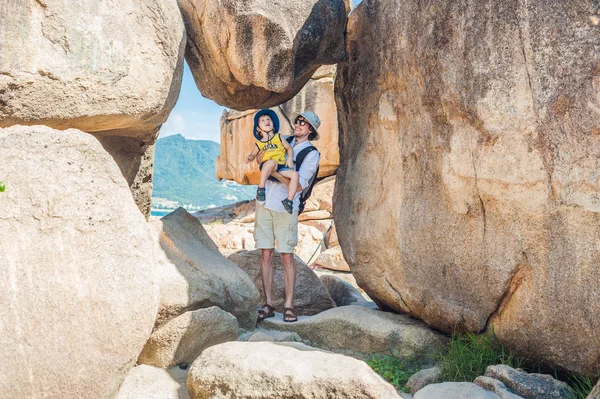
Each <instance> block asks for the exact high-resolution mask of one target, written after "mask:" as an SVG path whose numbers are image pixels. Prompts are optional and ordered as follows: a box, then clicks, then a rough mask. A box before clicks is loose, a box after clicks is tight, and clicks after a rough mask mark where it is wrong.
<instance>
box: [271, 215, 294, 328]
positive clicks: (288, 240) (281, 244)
mask: <svg viewBox="0 0 600 399" xmlns="http://www.w3.org/2000/svg"><path fill="white" fill-rule="evenodd" d="M273 214H274V216H273V218H274V221H275V238H276V239H277V248H278V249H279V253H280V256H281V262H282V263H283V279H284V280H283V282H284V285H285V299H284V302H283V307H284V308H288V309H291V308H293V307H294V288H295V285H296V265H295V264H294V247H295V246H296V245H297V244H298V212H297V211H294V212H293V213H292V214H289V213H287V212H273ZM297 319H298V318H297V316H296V315H295V313H294V312H293V311H290V310H288V311H285V310H284V312H283V321H296V320H297Z"/></svg>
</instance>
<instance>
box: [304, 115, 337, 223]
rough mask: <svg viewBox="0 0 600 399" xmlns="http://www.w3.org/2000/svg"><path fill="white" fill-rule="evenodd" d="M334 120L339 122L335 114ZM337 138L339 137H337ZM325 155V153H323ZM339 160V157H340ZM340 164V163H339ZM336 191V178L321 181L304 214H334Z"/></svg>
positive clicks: (314, 190)
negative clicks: (315, 212) (334, 194)
mask: <svg viewBox="0 0 600 399" xmlns="http://www.w3.org/2000/svg"><path fill="white" fill-rule="evenodd" d="M332 118H335V120H336V121H337V115H336V114H334V115H333V116H332ZM322 122H323V123H325V121H322ZM335 131H336V132H337V124H336V130H335ZM336 138H337V135H336ZM320 142H321V140H319V142H315V143H319V144H322V143H320ZM325 148H330V147H329V146H326V147H325ZM335 148H337V141H336V144H335ZM321 153H323V152H321ZM338 159H339V155H338ZM338 163H339V162H338ZM320 171H321V169H319V172H320ZM334 189H335V176H329V177H326V178H324V179H323V180H321V181H319V182H318V183H317V184H315V186H314V187H313V191H312V194H311V195H310V197H309V198H308V200H307V201H306V204H305V206H304V212H311V211H318V210H323V211H327V212H329V213H333V203H332V201H333V190H334Z"/></svg>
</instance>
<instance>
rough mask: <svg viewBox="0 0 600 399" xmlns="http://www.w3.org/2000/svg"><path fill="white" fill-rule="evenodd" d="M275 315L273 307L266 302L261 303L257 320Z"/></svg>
mask: <svg viewBox="0 0 600 399" xmlns="http://www.w3.org/2000/svg"><path fill="white" fill-rule="evenodd" d="M265 309H267V310H265ZM273 316H275V308H274V307H273V306H271V305H269V304H268V303H265V304H264V305H262V308H261V309H259V310H258V320H259V321H260V320H264V319H266V318H267V317H273Z"/></svg>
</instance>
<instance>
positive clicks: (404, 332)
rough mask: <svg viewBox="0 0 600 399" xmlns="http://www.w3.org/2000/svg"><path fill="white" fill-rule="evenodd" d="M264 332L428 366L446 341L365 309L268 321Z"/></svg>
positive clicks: (354, 353) (412, 322)
mask: <svg viewBox="0 0 600 399" xmlns="http://www.w3.org/2000/svg"><path fill="white" fill-rule="evenodd" d="M262 325H263V327H264V328H271V329H276V330H285V331H295V332H297V333H298V335H300V337H302V339H305V340H309V341H310V342H311V343H312V344H313V345H315V346H318V347H319V348H323V349H328V350H332V351H334V352H338V353H343V354H348V355H352V356H358V357H362V358H367V357H369V356H370V355H374V354H377V355H389V356H396V357H399V358H402V359H409V360H413V361H420V362H422V363H424V364H427V363H430V362H431V361H432V358H433V356H435V355H437V354H439V353H440V352H441V351H443V350H444V349H445V344H446V342H447V339H446V338H445V337H444V336H443V335H441V334H440V333H437V332H434V331H433V330H431V329H429V328H427V326H425V325H424V324H423V323H422V322H419V321H416V320H414V319H411V318H409V317H408V316H406V315H398V314H394V313H387V312H381V311H377V310H373V309H369V308H366V307H364V306H342V307H339V308H335V309H330V310H327V311H325V312H322V313H319V314H318V315H316V316H311V317H301V318H299V319H298V321H297V322H295V323H285V322H283V320H282V318H281V317H275V318H268V319H265V320H264V321H263V322H262Z"/></svg>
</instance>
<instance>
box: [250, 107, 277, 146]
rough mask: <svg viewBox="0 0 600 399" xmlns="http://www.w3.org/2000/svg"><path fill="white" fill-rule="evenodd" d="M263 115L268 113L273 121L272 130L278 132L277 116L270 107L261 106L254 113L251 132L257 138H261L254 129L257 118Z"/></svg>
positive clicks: (256, 125)
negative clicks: (261, 107)
mask: <svg viewBox="0 0 600 399" xmlns="http://www.w3.org/2000/svg"><path fill="white" fill-rule="evenodd" d="M263 115H269V116H270V117H271V120H272V121H273V128H274V132H275V133H278V132H279V117H278V116H277V114H276V113H275V111H273V110H272V109H269V108H263V109H261V110H260V111H258V112H257V113H256V115H254V130H253V131H252V133H254V137H255V138H256V139H257V140H261V139H262V137H261V136H260V135H259V134H258V133H256V130H257V129H258V118H260V117H261V116H263Z"/></svg>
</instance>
